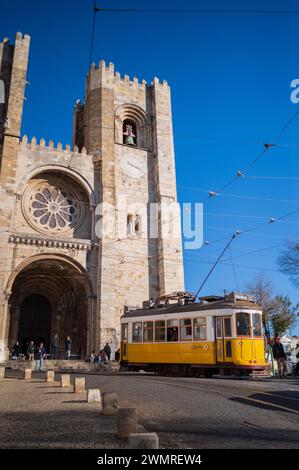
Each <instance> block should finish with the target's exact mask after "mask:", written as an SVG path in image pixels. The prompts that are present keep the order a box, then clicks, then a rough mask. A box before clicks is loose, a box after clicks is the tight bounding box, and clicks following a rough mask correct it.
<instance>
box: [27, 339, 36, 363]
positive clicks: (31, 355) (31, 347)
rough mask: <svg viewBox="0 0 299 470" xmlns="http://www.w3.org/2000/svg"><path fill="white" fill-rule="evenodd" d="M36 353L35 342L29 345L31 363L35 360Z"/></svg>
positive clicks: (28, 353) (28, 352)
mask: <svg viewBox="0 0 299 470" xmlns="http://www.w3.org/2000/svg"><path fill="white" fill-rule="evenodd" d="M34 352H35V346H34V342H33V341H30V343H29V344H28V348H27V356H28V359H29V361H33V360H34Z"/></svg>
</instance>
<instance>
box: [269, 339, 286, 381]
mask: <svg viewBox="0 0 299 470" xmlns="http://www.w3.org/2000/svg"><path fill="white" fill-rule="evenodd" d="M272 349H273V357H274V359H275V360H276V361H277V368H278V375H279V377H280V378H281V379H282V378H283V377H287V356H286V353H285V352H284V347H283V345H282V344H281V342H280V337H279V336H278V335H276V336H275V338H274V344H273V348H272Z"/></svg>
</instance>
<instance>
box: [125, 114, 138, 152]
mask: <svg viewBox="0 0 299 470" xmlns="http://www.w3.org/2000/svg"><path fill="white" fill-rule="evenodd" d="M123 144H125V145H133V146H136V145H137V126H136V124H135V122H134V121H132V120H131V119H125V120H124V122H123Z"/></svg>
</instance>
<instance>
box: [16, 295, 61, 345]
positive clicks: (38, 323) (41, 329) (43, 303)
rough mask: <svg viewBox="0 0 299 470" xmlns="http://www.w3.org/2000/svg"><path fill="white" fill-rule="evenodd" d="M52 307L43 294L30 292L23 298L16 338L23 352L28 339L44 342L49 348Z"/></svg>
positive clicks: (35, 342) (37, 342)
mask: <svg viewBox="0 0 299 470" xmlns="http://www.w3.org/2000/svg"><path fill="white" fill-rule="evenodd" d="M51 320H52V307H51V304H50V302H49V300H48V299H47V297H45V296H44V295H40V294H32V295H29V296H28V297H26V299H24V300H23V302H22V305H21V307H20V321H19V331H18V336H17V337H18V339H19V342H20V345H21V350H22V352H23V353H24V354H26V351H27V345H28V342H29V341H31V340H32V341H34V344H36V345H37V344H39V343H40V342H41V341H42V342H43V343H44V345H45V347H46V349H47V350H48V351H49V350H50V344H51Z"/></svg>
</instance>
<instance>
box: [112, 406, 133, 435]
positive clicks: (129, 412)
mask: <svg viewBox="0 0 299 470" xmlns="http://www.w3.org/2000/svg"><path fill="white" fill-rule="evenodd" d="M117 431H118V437H121V438H123V437H129V436H130V434H134V433H137V410H136V408H119V409H118V415H117Z"/></svg>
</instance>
